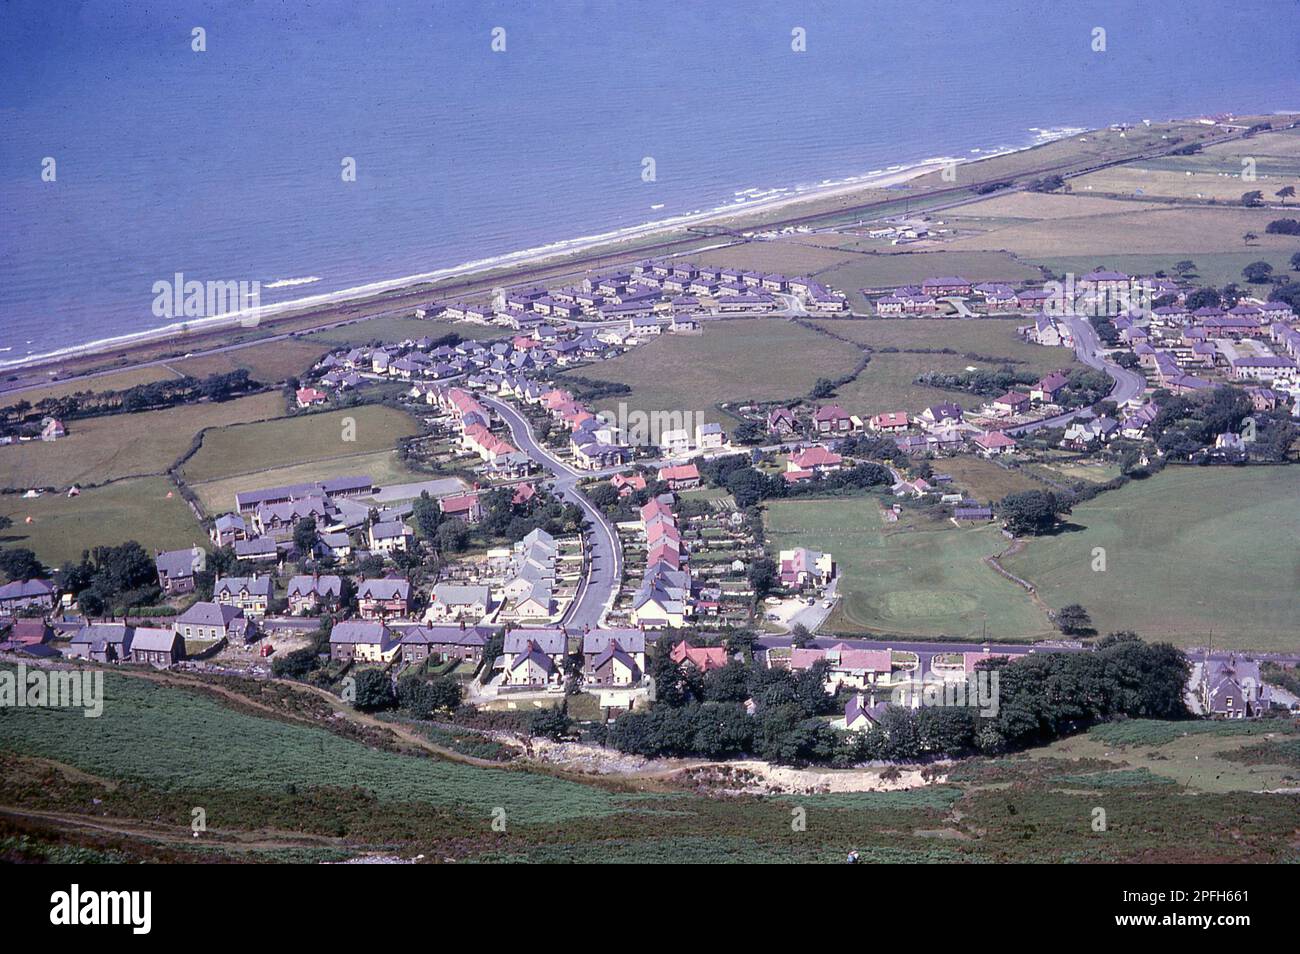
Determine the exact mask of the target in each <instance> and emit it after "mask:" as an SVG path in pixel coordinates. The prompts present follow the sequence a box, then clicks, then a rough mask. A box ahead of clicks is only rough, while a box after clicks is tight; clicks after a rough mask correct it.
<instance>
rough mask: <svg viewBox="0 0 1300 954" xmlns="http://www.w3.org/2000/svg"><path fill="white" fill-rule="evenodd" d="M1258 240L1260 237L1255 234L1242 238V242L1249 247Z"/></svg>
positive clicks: (1248, 233)
mask: <svg viewBox="0 0 1300 954" xmlns="http://www.w3.org/2000/svg"><path fill="white" fill-rule="evenodd" d="M1258 238H1259V236H1258V235H1256V234H1255V233H1254V232H1247V233H1246V234H1245V235H1243V236H1242V237H1241V240H1242V241H1243V242H1245V243H1246V244H1247V245H1249V244H1250V243H1251V242H1253V241H1255V240H1256V239H1258Z"/></svg>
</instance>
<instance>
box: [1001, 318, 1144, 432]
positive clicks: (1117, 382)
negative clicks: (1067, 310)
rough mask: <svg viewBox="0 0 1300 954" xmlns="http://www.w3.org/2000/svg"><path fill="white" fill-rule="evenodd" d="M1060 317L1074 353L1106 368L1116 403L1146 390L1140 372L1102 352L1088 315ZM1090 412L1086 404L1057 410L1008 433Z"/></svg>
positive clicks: (1090, 364) (1053, 424)
mask: <svg viewBox="0 0 1300 954" xmlns="http://www.w3.org/2000/svg"><path fill="white" fill-rule="evenodd" d="M1063 320H1064V321H1065V322H1066V324H1068V325H1069V326H1070V333H1071V334H1072V335H1073V336H1074V354H1075V356H1076V357H1077V358H1078V359H1079V360H1080V361H1082V362H1083V363H1084V364H1086V365H1087V366H1088V367H1090V368H1093V369H1094V370H1097V371H1104V372H1106V375H1107V376H1108V377H1109V378H1110V379H1111V381H1112V382H1113V386H1112V387H1111V389H1110V394H1108V395H1107V398H1109V399H1110V400H1112V401H1114V402H1115V403H1116V404H1123V403H1124V402H1125V401H1129V400H1132V399H1133V398H1135V397H1138V396H1139V395H1140V394H1141V393H1142V392H1143V391H1144V390H1146V386H1147V380H1146V378H1145V377H1144V376H1143V375H1142V374H1141V373H1139V372H1137V371H1133V370H1131V369H1129V368H1121V367H1120V366H1119V365H1118V364H1116V363H1115V362H1113V361H1111V360H1110V359H1108V358H1107V357H1106V356H1105V355H1104V354H1102V346H1101V339H1100V338H1098V337H1097V329H1095V328H1093V326H1092V323H1091V322H1090V321H1088V319H1087V318H1082V317H1079V316H1078V315H1070V316H1068V317H1066V318H1064V319H1063ZM1090 414H1091V412H1089V411H1088V409H1087V408H1079V409H1078V410H1074V411H1067V412H1066V413H1065V414H1058V415H1056V417H1048V418H1044V419H1043V420H1041V421H1034V422H1033V423H1031V424H1025V425H1023V426H1021V427H1009V428H1007V433H1008V434H1011V435H1015V434H1029V433H1031V432H1033V431H1037V430H1040V429H1041V428H1044V427H1060V426H1061V425H1062V424H1068V423H1069V422H1070V421H1072V420H1074V419H1075V418H1076V417H1081V416H1084V415H1089V416H1090Z"/></svg>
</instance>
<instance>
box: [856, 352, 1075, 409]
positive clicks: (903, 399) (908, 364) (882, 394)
mask: <svg viewBox="0 0 1300 954" xmlns="http://www.w3.org/2000/svg"><path fill="white" fill-rule="evenodd" d="M1043 350H1044V351H1047V350H1051V351H1055V352H1058V353H1059V355H1060V357H1062V358H1065V357H1068V356H1069V353H1070V352H1069V351H1067V350H1066V349H1065V348H1052V349H1046V348H1044V349H1043ZM971 367H974V368H990V369H997V368H998V367H1000V365H998V364H993V363H989V362H982V361H972V360H970V359H969V358H963V357H960V356H959V355H950V354H911V353H908V352H902V351H900V352H897V353H882V352H877V353H876V354H873V355H872V356H871V363H870V364H868V365H867V367H866V370H865V371H863V372H862V373H861V374H860V375H858V377H857V378H856V379H855V380H853V381H851V382H850V383H848V384H845V385H841V386H840V387H838V388H837V389H836V391H835V395H836V398H835V399H836V400H837V401H839V403H840V404H842V405H844V409H845V410H846V411H848V412H849V413H850V414H857V415H859V416H861V417H863V418H864V419H865V418H866V417H869V416H870V415H872V414H879V413H881V412H882V411H907V412H908V413H909V414H919V413H920V412H921V411H922V410H924V409H925V407H926V406H927V405H930V404H936V403H938V402H940V401H954V402H956V403H957V404H960V405H961V406H962V407H963V408H967V409H973V408H976V407H979V406H980V405H981V404H983V403H984V400H985V399H984V398H981V397H979V396H977V395H974V394H966V393H963V392H961V391H946V390H944V389H942V388H935V387H930V386H929V385H926V384H917V383H916V378H917V375H919V374H922V373H924V372H926V371H963V370H965V369H966V368H971Z"/></svg>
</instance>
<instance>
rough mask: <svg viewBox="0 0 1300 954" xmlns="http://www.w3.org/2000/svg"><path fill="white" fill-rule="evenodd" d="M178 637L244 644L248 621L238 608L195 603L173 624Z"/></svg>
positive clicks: (218, 604) (226, 605) (217, 604)
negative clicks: (223, 640) (224, 640)
mask: <svg viewBox="0 0 1300 954" xmlns="http://www.w3.org/2000/svg"><path fill="white" fill-rule="evenodd" d="M172 628H173V629H174V630H175V631H176V635H178V636H180V637H181V638H183V639H186V640H190V639H197V640H218V639H228V640H230V641H231V642H236V641H239V642H242V641H243V636H244V634H245V633H246V632H247V631H248V620H247V619H246V617H245V616H244V611H243V610H242V609H240V608H239V607H237V606H231V605H229V604H225V605H223V604H221V603H195V604H194V605H193V606H191V607H190V608H189V609H187V610H186V611H185V612H184V613H182V614H181V615H180V616H178V617H176V622H175V623H173V624H172Z"/></svg>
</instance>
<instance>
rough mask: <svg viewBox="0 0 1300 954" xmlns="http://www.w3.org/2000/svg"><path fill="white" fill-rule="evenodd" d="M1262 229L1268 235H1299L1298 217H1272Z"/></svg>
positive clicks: (1299, 221) (1299, 224) (1299, 220)
mask: <svg viewBox="0 0 1300 954" xmlns="http://www.w3.org/2000/svg"><path fill="white" fill-rule="evenodd" d="M1264 231H1265V232H1267V233H1268V234H1269V235H1300V219H1274V220H1273V221H1272V222H1270V223H1268V226H1267V227H1266V228H1265V229H1264Z"/></svg>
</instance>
